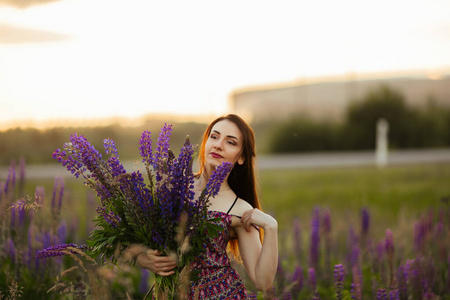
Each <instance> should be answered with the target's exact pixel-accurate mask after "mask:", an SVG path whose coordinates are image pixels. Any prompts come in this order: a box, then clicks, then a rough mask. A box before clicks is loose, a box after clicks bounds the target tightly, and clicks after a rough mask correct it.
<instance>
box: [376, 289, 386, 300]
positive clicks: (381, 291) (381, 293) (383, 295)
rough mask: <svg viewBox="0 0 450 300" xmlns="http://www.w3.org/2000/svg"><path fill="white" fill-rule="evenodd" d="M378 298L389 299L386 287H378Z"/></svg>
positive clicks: (381, 299)
mask: <svg viewBox="0 0 450 300" xmlns="http://www.w3.org/2000/svg"><path fill="white" fill-rule="evenodd" d="M377 300H388V296H387V293H386V290H385V289H381V288H380V289H378V291H377Z"/></svg>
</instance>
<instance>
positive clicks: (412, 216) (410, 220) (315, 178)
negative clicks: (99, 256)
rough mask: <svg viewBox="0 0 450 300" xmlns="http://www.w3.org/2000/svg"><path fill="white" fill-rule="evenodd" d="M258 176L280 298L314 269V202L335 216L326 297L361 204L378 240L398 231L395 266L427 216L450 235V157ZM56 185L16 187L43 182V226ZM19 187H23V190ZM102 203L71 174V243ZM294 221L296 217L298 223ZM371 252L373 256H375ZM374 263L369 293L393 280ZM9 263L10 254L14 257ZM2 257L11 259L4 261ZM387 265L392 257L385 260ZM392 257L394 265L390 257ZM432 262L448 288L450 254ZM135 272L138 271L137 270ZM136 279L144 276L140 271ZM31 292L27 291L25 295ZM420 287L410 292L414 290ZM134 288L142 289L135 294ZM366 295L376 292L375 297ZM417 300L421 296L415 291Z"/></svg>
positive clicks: (411, 253) (324, 238) (27, 190)
mask: <svg viewBox="0 0 450 300" xmlns="http://www.w3.org/2000/svg"><path fill="white" fill-rule="evenodd" d="M61 168H62V167H61ZM259 175H260V191H261V195H262V202H263V209H264V210H265V211H267V212H268V213H270V214H273V215H274V216H275V217H276V219H277V220H278V222H279V231H280V267H281V268H284V270H281V269H280V271H279V273H278V274H277V288H278V292H277V293H278V296H279V297H281V292H282V291H288V287H290V288H291V289H292V290H293V289H294V288H293V287H294V286H295V285H293V282H294V281H295V280H297V279H295V278H294V277H295V276H294V272H295V270H296V269H298V268H299V267H300V268H301V269H302V270H303V271H302V272H303V273H302V274H304V276H305V278H306V277H307V276H309V273H308V271H309V268H310V267H311V266H310V265H309V261H308V255H309V253H310V251H311V250H309V249H308V248H310V247H311V245H310V244H311V243H310V239H311V234H312V233H311V230H312V228H311V222H312V219H313V211H314V210H315V209H319V210H320V216H321V220H322V218H323V216H324V215H325V214H327V213H328V214H329V216H330V219H331V231H330V232H329V233H326V232H325V233H324V232H323V231H322V229H321V233H320V234H321V246H320V249H319V250H318V251H319V252H320V253H321V256H320V257H321V259H320V262H319V263H318V264H319V265H320V266H319V265H317V270H316V271H317V275H318V276H319V275H320V276H321V277H320V278H319V277H318V284H317V287H315V289H316V290H317V293H318V295H319V294H320V295H321V296H322V299H335V298H336V297H337V296H336V297H335V296H334V288H333V284H332V275H333V269H332V266H334V265H335V264H344V265H345V264H348V257H349V255H350V252H351V250H350V249H349V248H348V244H349V234H350V235H351V234H352V233H350V232H353V231H354V232H355V234H357V235H359V232H360V230H361V210H362V209H363V208H364V209H366V210H367V211H368V212H369V213H370V240H371V241H372V242H373V245H376V244H377V243H378V244H380V243H384V239H385V234H386V230H387V229H390V230H392V233H393V238H394V243H395V260H394V261H395V268H397V267H402V266H403V265H405V264H406V262H407V260H408V259H410V260H411V259H415V258H418V256H417V255H418V254H417V252H415V251H416V250H417V249H415V239H416V238H417V237H416V236H415V235H416V234H417V233H416V232H415V227H414V226H415V224H417V223H418V222H419V221H420V220H423V219H424V216H431V215H432V219H433V220H432V223H433V226H435V225H436V226H438V224H441V223H442V222H443V223H442V224H443V226H444V227H443V228H444V229H443V232H442V233H440V234H442V235H440V236H441V237H444V239H445V238H447V237H449V236H450V235H449V228H450V226H449V221H450V218H449V216H450V214H449V212H450V205H449V197H450V184H449V182H450V164H421V165H405V166H389V167H386V168H384V169H378V168H375V167H359V168H356V167H352V168H331V169H298V170H277V171H262V172H261V173H260V174H259ZM4 180H5V179H4V178H0V181H4ZM53 184H54V182H53V180H33V181H31V180H29V181H25V182H24V186H23V187H22V188H21V187H20V183H19V184H17V185H16V188H15V189H16V191H17V192H16V194H22V195H24V194H27V195H33V194H34V192H35V189H36V186H43V187H44V188H45V191H46V197H45V201H44V207H43V209H42V210H41V211H40V212H39V213H38V214H36V215H35V216H34V219H33V222H34V223H35V224H36V225H37V226H38V227H40V228H41V227H42V228H43V227H45V226H44V225H43V224H44V223H45V222H49V221H51V220H50V219H49V217H48V216H49V214H50V207H49V206H50V201H51V199H52V195H51V191H52V189H53ZM19 190H21V191H20V192H19ZM97 204H98V200H96V199H95V198H94V197H93V194H92V192H90V190H89V189H88V188H87V187H85V186H84V185H83V182H82V180H79V179H68V180H66V181H65V188H64V196H63V202H62V208H61V214H60V217H61V220H65V222H66V223H67V228H68V232H69V233H68V235H67V236H68V238H69V239H70V240H68V241H67V242H74V243H82V242H83V241H84V240H85V239H87V235H88V232H89V230H90V229H92V222H91V221H90V220H92V219H93V217H94V216H95V208H96V206H97ZM430 213H431V215H430ZM294 221H295V222H297V223H294ZM430 222H431V221H430ZM294 224H297V225H299V226H300V234H301V237H300V238H301V244H302V248H301V249H299V248H298V245H297V248H296V245H295V244H296V238H298V236H297V237H295V236H293V234H294V233H295V230H294V229H295V228H294V227H295V226H297V225H295V226H294ZM430 224H431V223H430ZM321 226H322V225H321ZM430 226H431V225H430ZM321 228H322V227H321ZM436 228H437V227H436ZM430 230H431V229H430ZM433 230H434V229H433ZM327 234H329V235H330V237H331V239H328V235H327ZM435 237H436V235H433V234H432V233H431V231H430V233H429V234H428V235H427V241H428V242H435V243H437V242H441V243H442V241H438V240H433V239H434V238H435ZM330 241H332V242H330ZM359 242H360V241H359ZM324 243H325V244H324ZM327 243H331V244H327ZM430 245H431V246H432V247H431V248H430V249H429V250H427V251H426V254H427V255H433V253H434V254H436V253H437V252H439V251H441V250H442V249H437V246H436V247H435V246H434V243H431V244H430ZM364 247H365V246H361V252H364V251H365V252H370V251H375V250H373V249H374V248H373V249H372V250H370V249H368V248H367V249H365V248H364ZM373 247H375V246H373ZM440 247H441V248H442V247H443V250H444V251H446V253H447V255H448V251H449V245H448V243H444V244H442V245H441V246H440ZM2 251H4V250H3V248H2V249H0V254H2ZM299 252H302V253H301V256H302V258H300V259H299V258H298V257H299ZM330 252H332V253H330ZM327 253H328V254H327ZM373 253H375V252H373ZM373 253H372V256H373V255H375V254H373ZM424 253H425V252H424ZM424 253H422V254H421V255H423V254H424ZM7 255H8V253H3V255H0V260H3V259H5V257H6V259H8V256H7ZM385 255H386V254H385ZM384 257H385V258H384V259H387V258H386V256H384ZM360 259H361V258H360ZM373 262H374V261H373V257H372V258H371V259H370V263H368V262H365V261H361V268H362V273H363V274H364V276H365V280H366V281H367V282H365V287H366V290H365V291H364V292H363V294H365V295H366V297H367V295H372V296H373V295H374V293H375V294H376V290H375V292H374V291H372V290H370V289H368V288H367V286H369V285H372V286H380V287H382V286H384V287H385V288H386V289H387V288H388V286H387V283H386V282H387V279H386V278H384V277H383V276H384V275H383V274H384V273H383V271H380V270H377V268H374V267H373V264H374V263H373ZM445 262H446V263H445ZM11 263H12V262H11V261H9V263H8V264H11ZM0 264H2V265H4V266H7V265H8V264H4V263H3V262H1V261H0ZM385 264H386V265H387V264H388V262H387V260H386V261H385ZM390 264H391V265H392V261H391V262H390ZM433 266H434V267H435V268H436V270H437V271H436V272H437V273H436V275H433V280H434V281H433V282H436V283H434V285H435V286H433V289H434V291H435V292H436V293H442V290H443V289H445V286H444V287H443V284H444V285H445V282H449V283H450V279H449V278H448V277H449V275H448V260H447V259H445V258H444V260H442V259H440V260H436V261H433ZM16 267H17V266H16ZM11 268H12V266H10V267H4V268H3V269H2V268H0V272H6V271H5V270H10V269H11ZM348 268H349V267H348V265H347V266H346V272H347V274H346V281H345V282H344V284H343V287H344V290H346V291H347V292H344V295H346V296H345V297H344V296H343V298H340V299H349V297H350V296H349V295H350V294H349V293H350V284H351V283H352V282H354V280H353V279H352V275H351V274H349V273H348V272H350V273H351V272H352V270H351V269H348ZM319 269H320V270H321V271H319ZM307 270H308V271H307ZM8 272H9V271H8ZM16 272H17V271H16ZM445 272H447V273H445ZM327 274H328V275H327ZM442 274H443V275H442ZM446 274H447V275H446ZM326 275H327V276H326ZM353 275H354V274H353ZM133 276H134V277H136V275H133ZM386 276H387V275H386ZM353 277H354V276H353ZM0 278H6V276H0ZM24 278H25V277H24ZM383 278H384V279H383ZM436 278H437V279H436ZM438 279H439V280H438ZM135 280H138V279H136V278H135ZM352 280H353V281H352ZM430 280H431V279H430ZM305 281H306V279H305ZM47 282H49V281H47ZM50 282H51V279H50ZM136 284H138V283H134V286H136ZM430 284H431V283H430ZM19 285H22V286H24V287H25V290H27V289H32V288H33V284H30V283H29V282H28V283H27V282H20V280H19ZM6 286H7V285H5V283H2V284H0V291H1V290H2V289H6ZM297 286H298V285H297ZM48 288H50V286H49V287H48ZM389 288H390V289H391V290H392V291H394V290H395V289H394V288H393V287H392V286H390V287H389ZM313 292H314V289H312V288H311V287H308V286H307V285H306V283H305V285H304V286H303V289H302V292H300V293H298V292H297V293H294V292H292V293H291V296H292V297H293V298H294V299H311V295H313ZM26 294H27V293H24V295H26ZM28 294H29V293H28ZM416 294H417V293H416ZM416 294H414V293H412V292H411V295H416ZM0 295H1V294H0ZM3 295H7V292H6V291H5V290H3ZM134 295H138V294H136V293H134ZM0 299H2V297H0ZM368 299H375V298H370V297H369V298H368ZM386 299H387V298H386ZM393 299H394V298H393ZM395 299H397V298H395ZM399 299H401V298H399ZM412 299H419V298H414V297H413V298H412ZM420 299H421V298H420ZM436 299H448V298H436Z"/></svg>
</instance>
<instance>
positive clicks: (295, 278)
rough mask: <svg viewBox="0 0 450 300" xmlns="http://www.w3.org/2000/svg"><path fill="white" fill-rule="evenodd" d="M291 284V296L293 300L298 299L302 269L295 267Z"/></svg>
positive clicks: (301, 281)
mask: <svg viewBox="0 0 450 300" xmlns="http://www.w3.org/2000/svg"><path fill="white" fill-rule="evenodd" d="M291 282H292V284H293V287H292V296H293V298H294V299H297V298H298V295H299V294H300V291H301V290H302V289H303V269H302V267H300V266H297V267H296V268H295V271H294V275H293V276H292V279H291Z"/></svg>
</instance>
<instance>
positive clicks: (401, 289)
mask: <svg viewBox="0 0 450 300" xmlns="http://www.w3.org/2000/svg"><path fill="white" fill-rule="evenodd" d="M405 270H406V267H403V266H400V267H398V270H397V286H398V290H397V292H398V294H399V299H407V298H408V285H407V284H408V274H407V271H405Z"/></svg>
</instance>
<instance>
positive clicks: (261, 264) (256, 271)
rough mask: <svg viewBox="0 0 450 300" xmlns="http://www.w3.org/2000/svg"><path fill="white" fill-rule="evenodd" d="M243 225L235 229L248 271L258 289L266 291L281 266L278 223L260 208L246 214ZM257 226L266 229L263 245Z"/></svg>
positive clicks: (242, 221) (243, 216)
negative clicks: (279, 265) (279, 263)
mask: <svg viewBox="0 0 450 300" xmlns="http://www.w3.org/2000/svg"><path fill="white" fill-rule="evenodd" d="M241 225H242V226H237V227H236V228H235V231H236V233H237V235H238V243H239V251H240V253H241V257H242V260H243V262H244V265H245V268H246V270H247V274H248V276H249V278H250V279H251V280H252V282H253V284H254V285H255V287H256V288H257V289H258V290H262V291H266V290H268V289H270V288H271V287H272V285H273V281H274V279H275V274H276V271H277V266H278V223H277V221H276V220H275V219H274V218H272V217H271V216H269V215H267V214H265V213H263V212H261V211H260V210H259V209H250V210H247V211H245V212H244V214H243V215H242V218H241ZM253 225H257V226H259V227H260V228H263V229H264V241H263V243H262V244H261V242H260V239H259V233H258V231H257V230H256V228H255V227H253Z"/></svg>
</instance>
